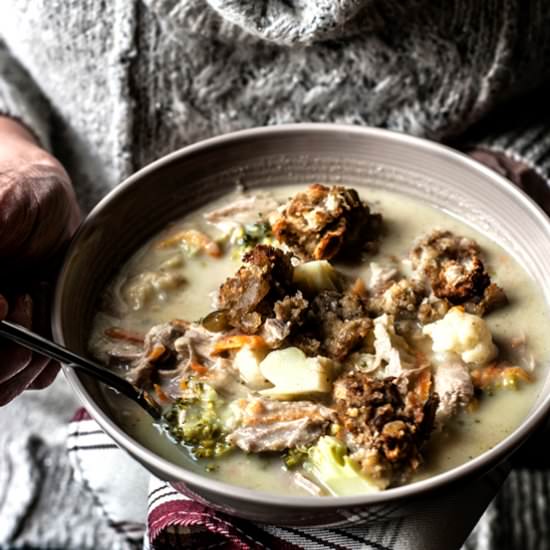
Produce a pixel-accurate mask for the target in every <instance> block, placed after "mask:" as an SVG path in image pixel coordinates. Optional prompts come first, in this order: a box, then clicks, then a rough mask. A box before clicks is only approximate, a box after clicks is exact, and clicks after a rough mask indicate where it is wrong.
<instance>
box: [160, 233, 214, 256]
mask: <svg viewBox="0 0 550 550" xmlns="http://www.w3.org/2000/svg"><path fill="white" fill-rule="evenodd" d="M181 243H185V244H187V245H188V246H189V247H191V248H195V249H197V250H203V251H204V252H206V253H207V254H208V255H209V256H212V257H213V258H219V257H220V256H221V255H222V251H221V248H220V246H219V245H218V243H216V242H214V241H213V240H212V239H211V238H210V237H209V236H208V235H206V234H205V233H203V232H202V231H198V230H196V229H185V230H183V231H178V232H177V233H174V234H173V235H171V236H169V237H167V238H166V239H164V240H162V241H160V242H159V243H158V244H157V246H156V247H157V248H158V249H163V248H171V247H172V246H177V245H178V244H181Z"/></svg>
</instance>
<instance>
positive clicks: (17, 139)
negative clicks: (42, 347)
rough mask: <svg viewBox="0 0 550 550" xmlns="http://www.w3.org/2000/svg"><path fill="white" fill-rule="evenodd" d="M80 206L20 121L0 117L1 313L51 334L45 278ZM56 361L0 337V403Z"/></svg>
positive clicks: (44, 379)
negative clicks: (0, 340)
mask: <svg viewBox="0 0 550 550" xmlns="http://www.w3.org/2000/svg"><path fill="white" fill-rule="evenodd" d="M79 219H80V212H79V209H78V205H77V202H76V198H75V195H74V192H73V189H72V186H71V182H70V180H69V176H68V175H67V173H66V172H65V170H64V169H63V167H62V166H61V165H60V164H59V162H58V161H57V160H56V159H55V158H53V157H52V156H51V155H50V154H49V153H47V152H46V151H44V150H43V149H42V148H41V147H40V146H39V145H38V144H37V143H36V141H35V140H34V138H33V137H32V135H31V134H30V133H29V132H27V131H26V130H25V129H24V128H23V127H22V126H21V125H20V124H18V123H16V122H15V121H13V120H11V119H8V118H5V117H0V319H7V320H10V321H12V322H14V323H18V324H21V325H23V326H25V327H27V328H32V329H33V330H34V331H36V332H41V333H42V334H44V335H46V336H49V311H48V309H49V304H48V302H49V296H48V294H49V292H48V290H49V284H48V281H49V280H51V279H52V277H53V276H54V274H55V265H56V259H59V255H60V253H61V252H62V251H63V247H64V245H65V244H66V242H67V241H68V239H69V238H70V237H71V235H72V234H73V232H74V231H75V229H76V227H77V226H78V222H79ZM58 370H59V365H57V364H56V363H54V362H51V361H49V360H48V359H45V358H43V357H41V356H39V355H36V354H33V353H31V352H30V351H28V350H26V349H23V348H21V347H20V346H17V345H15V344H11V343H8V342H0V405H4V404H6V403H7V402H8V401H11V400H12V399H13V398H14V397H15V396H17V395H18V394H19V393H21V392H22V391H23V390H24V389H26V388H28V387H30V388H36V389H38V388H43V387H46V386H47V385H49V384H50V383H51V382H52V381H53V380H54V378H55V376H56V374H57V372H58Z"/></svg>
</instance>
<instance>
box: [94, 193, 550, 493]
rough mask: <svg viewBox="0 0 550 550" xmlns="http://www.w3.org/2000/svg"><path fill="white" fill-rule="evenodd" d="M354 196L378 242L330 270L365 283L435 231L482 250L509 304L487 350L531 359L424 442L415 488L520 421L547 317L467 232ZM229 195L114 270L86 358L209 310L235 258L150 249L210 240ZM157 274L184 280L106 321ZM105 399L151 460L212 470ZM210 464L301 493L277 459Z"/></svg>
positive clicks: (123, 405) (405, 202)
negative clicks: (110, 340) (130, 290)
mask: <svg viewBox="0 0 550 550" xmlns="http://www.w3.org/2000/svg"><path fill="white" fill-rule="evenodd" d="M303 188H304V186H289V187H279V188H276V189H273V190H272V191H270V193H272V194H273V196H275V197H276V198H280V199H281V200H284V199H286V198H287V197H289V196H291V195H293V194H294V193H295V192H297V191H298V190H301V189H303ZM358 191H359V192H360V195H361V198H362V199H364V200H366V201H368V203H369V205H371V210H374V211H376V212H381V213H382V214H383V217H384V227H385V234H384V237H383V238H382V239H381V246H380V249H379V251H378V253H376V254H375V255H374V256H369V257H367V260H368V261H366V262H364V263H363V265H361V266H358V267H357V266H355V267H354V266H350V265H349V264H346V265H341V264H338V263H336V266H337V267H338V268H340V269H342V270H344V271H347V272H354V273H355V274H357V275H358V276H360V277H363V278H365V279H368V277H369V265H368V264H369V261H376V262H379V263H381V264H384V263H385V262H386V261H390V259H391V258H394V257H404V256H406V255H407V253H408V251H409V250H410V248H411V244H412V242H413V241H414V239H415V238H416V237H417V236H419V235H422V234H425V233H427V232H429V231H431V230H432V229H433V228H435V227H441V228H444V229H448V230H451V231H453V232H455V233H456V234H460V235H464V236H467V237H470V238H472V239H475V240H476V241H477V242H478V243H479V244H480V246H481V248H482V251H483V256H484V259H485V264H486V267H487V271H488V272H489V273H490V274H491V277H492V280H493V281H495V282H496V283H497V284H498V285H499V286H501V287H502V288H504V289H505V291H506V294H507V296H508V298H509V302H510V303H509V305H508V306H506V307H504V308H501V309H499V310H497V311H494V312H492V313H491V314H489V315H488V316H487V317H486V320H487V323H488V324H489V327H490V329H491V331H492V333H493V338H494V340H495V342H496V343H497V344H499V343H500V342H503V343H506V342H509V341H510V340H512V339H513V338H515V337H519V336H522V335H525V336H526V339H527V347H528V352H529V354H532V356H533V357H534V358H535V370H534V372H533V374H532V378H533V381H532V382H531V383H527V384H522V385H521V387H520V388H519V389H517V390H510V389H501V390H498V391H495V392H494V395H491V396H487V397H484V398H483V399H482V400H481V401H480V403H479V406H478V407H477V408H476V409H475V410H470V411H468V412H461V413H460V414H458V415H457V417H456V418H455V419H453V420H452V422H451V423H450V424H449V425H448V426H446V428H445V429H444V430H443V431H441V432H440V433H435V434H433V435H432V437H431V440H430V441H429V443H428V444H427V447H426V448H425V452H424V455H425V463H424V464H423V465H422V466H421V468H420V469H419V470H418V472H417V473H416V474H415V476H414V478H413V480H414V479H422V478H425V477H429V476H433V475H436V474H438V473H441V472H445V471H447V470H449V469H451V468H454V467H456V466H458V465H460V464H463V463H464V462H466V461H468V460H469V459H471V458H473V457H475V456H478V455H479V454H481V453H483V452H485V451H487V450H488V449H490V448H492V447H493V446H494V445H495V444H497V443H498V442H499V441H501V440H502V439H503V438H505V437H506V436H507V435H508V434H510V433H511V432H512V431H513V430H514V429H515V428H516V427H517V426H518V425H519V424H520V423H521V422H522V420H523V419H524V418H525V417H526V415H527V413H528V411H529V410H530V408H531V406H532V405H533V403H534V401H535V399H536V398H537V395H538V393H539V391H540V387H541V384H540V382H541V381H542V379H543V376H544V370H545V365H546V363H547V360H548V358H549V355H550V339H548V337H547V335H546V332H547V327H548V310H547V306H546V303H545V300H544V298H543V296H542V294H541V292H540V291H539V289H537V287H536V285H535V284H534V283H533V282H532V280H531V279H530V277H529V276H528V274H527V273H526V272H525V271H524V270H523V269H522V268H521V267H520V266H519V265H518V263H517V262H516V261H515V260H514V259H513V258H512V257H511V256H510V255H508V254H507V253H506V252H505V251H504V250H503V249H502V248H500V247H499V246H498V245H496V244H495V243H494V242H492V241H491V240H490V239H488V238H486V237H485V236H484V235H482V234H480V233H478V232H477V231H475V230H474V229H473V228H471V227H470V226H468V225H466V224H464V223H462V222H460V221H459V220H457V219H455V218H453V217H451V216H449V215H448V214H446V213H444V212H441V211H440V210H437V209H435V208H432V207H430V206H427V205H425V204H423V203H421V202H419V201H416V200H413V199H411V198H404V197H402V196H399V195H397V194H394V193H391V192H387V191H383V190H379V189H369V188H362V189H358ZM237 196H238V193H237V192H235V193H233V194H232V195H229V196H226V197H224V198H223V199H221V200H219V201H218V202H217V203H213V204H209V205H208V206H207V207H205V208H204V209H202V210H198V211H196V212H194V213H192V214H190V215H188V216H186V217H185V218H184V219H182V220H180V221H177V222H175V223H174V224H172V225H171V226H169V227H167V228H166V230H165V231H164V232H163V234H161V235H157V236H155V237H154V238H153V239H152V240H151V241H150V242H148V243H146V244H145V245H144V246H143V247H142V248H141V249H140V250H139V251H138V252H136V253H135V254H134V255H133V256H132V257H131V258H130V260H129V261H128V262H127V263H126V264H125V265H124V266H122V268H121V270H120V272H119V274H118V275H117V276H116V278H115V279H114V280H113V282H112V283H111V284H110V286H109V289H108V290H107V292H106V298H105V299H104V304H103V305H102V306H101V307H100V311H99V312H98V313H97V315H96V317H95V320H94V323H93V331H92V335H91V344H90V347H91V349H92V350H94V348H97V347H98V346H100V345H101V342H102V340H103V339H104V336H103V334H104V331H105V330H106V329H108V328H109V327H112V326H117V327H121V328H123V329H127V330H130V331H135V332H138V333H145V332H147V331H148V330H149V329H150V327H151V326H152V325H156V324H159V323H164V322H167V321H170V320H171V319H174V318H181V319H186V320H191V321H195V320H198V319H200V318H202V317H203V316H205V315H207V314H208V313H209V312H210V311H212V295H213V293H215V292H216V291H217V289H218V288H219V286H220V285H221V284H222V283H223V282H224V280H225V279H226V278H227V277H229V276H231V275H232V274H234V273H235V271H236V270H237V269H238V268H239V266H240V264H241V261H240V258H239V257H238V255H235V254H230V253H229V254H226V255H224V256H223V257H221V258H216V259H213V258H210V257H207V256H200V255H197V256H194V257H189V256H187V255H186V254H185V253H184V252H183V251H181V250H178V249H175V248H167V249H159V248H158V247H156V246H155V243H158V241H159V239H160V238H162V236H163V235H170V234H171V233H173V232H174V230H175V229H176V228H187V227H190V228H196V229H200V230H203V231H205V232H207V233H208V234H210V235H211V236H213V237H215V236H216V235H217V234H219V232H218V231H217V230H216V229H215V228H213V227H212V226H211V225H209V224H207V223H206V222H205V220H204V218H203V215H204V213H205V212H207V211H210V210H212V209H213V208H216V207H218V206H220V205H225V204H227V203H229V202H230V201H231V200H232V199H234V198H237ZM159 266H160V269H161V270H166V271H167V272H170V273H172V274H173V273H175V274H177V275H178V276H181V279H182V280H183V281H184V282H183V283H182V285H181V287H180V288H178V289H177V290H172V289H170V288H168V289H166V291H165V292H162V291H161V292H160V294H159V295H158V296H155V297H154V298H152V299H149V300H145V301H144V305H143V306H142V307H141V308H140V309H136V310H134V309H132V308H131V307H130V308H128V309H127V311H125V312H123V313H121V312H120V311H117V312H116V313H114V312H113V311H112V307H110V306H109V304H110V303H112V302H113V300H114V296H116V294H117V293H118V292H119V291H120V288H121V287H122V286H123V285H124V283H125V281H127V280H128V279H131V278H133V277H134V278H135V277H138V276H140V274H142V273H144V272H148V271H158V270H159ZM163 266H164V267H163ZM135 306H136V307H137V304H135ZM107 397H108V400H109V402H110V403H111V405H112V414H113V415H114V416H115V418H116V419H117V421H118V422H120V423H121V424H122V425H123V426H124V428H125V429H126V430H127V431H128V432H129V433H130V434H131V435H132V436H134V437H136V439H138V440H139V441H141V442H145V444H146V445H147V446H149V447H150V448H152V449H153V450H154V451H156V452H157V453H158V454H160V455H161V456H164V457H165V458H168V459H169V460H171V461H173V462H176V463H180V464H185V465H186V466H187V467H189V466H190V465H192V466H191V467H193V468H195V469H196V471H198V472H203V473H204V471H205V467H207V466H208V464H209V463H211V462H212V461H199V462H194V461H192V460H190V459H189V458H188V457H187V456H186V455H185V453H183V452H182V450H181V448H177V446H176V445H175V444H174V443H172V442H171V441H169V440H168V439H167V438H166V437H165V436H164V435H162V434H160V433H159V432H158V430H157V429H156V428H155V427H154V426H152V424H151V422H150V421H149V420H148V419H147V418H143V416H142V415H140V420H139V421H137V420H136V411H135V407H134V406H132V405H131V404H129V403H127V401H126V400H125V399H123V398H119V397H118V396H117V395H115V394H114V393H113V392H107ZM216 462H217V467H216V469H215V471H211V472H209V473H208V475H209V476H212V477H215V478H218V479H221V480H224V481H228V482H230V483H232V484H235V485H239V486H243V487H248V488H252V489H260V490H264V491H269V492H271V493H280V494H286V495H289V494H291V495H292V494H293V495H306V494H309V492H308V491H307V489H306V488H304V487H302V486H300V484H299V483H295V482H294V481H293V480H291V479H290V476H289V474H288V473H287V472H286V471H285V470H284V469H283V468H282V466H281V461H280V460H279V459H276V458H269V457H267V458H266V457H260V456H256V455H252V454H250V455H249V454H245V453H242V452H234V453H231V454H229V455H227V456H224V457H223V458H221V459H218V460H217V461H216Z"/></svg>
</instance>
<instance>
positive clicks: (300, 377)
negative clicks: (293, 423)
mask: <svg viewBox="0 0 550 550" xmlns="http://www.w3.org/2000/svg"><path fill="white" fill-rule="evenodd" d="M334 370H335V364H334V363H333V362H332V361H331V360H330V359H328V358H327V357H321V356H318V357H306V355H305V353H304V352H303V351H302V350H300V349H298V348H293V347H291V348H286V349H282V350H276V351H272V352H271V353H269V354H268V355H267V356H266V358H265V359H264V360H263V361H262V362H261V363H260V371H261V373H262V375H263V376H264V377H265V378H266V379H267V380H269V381H270V382H271V383H272V384H273V385H274V386H275V387H273V388H269V389H266V390H262V391H261V392H260V393H261V394H262V395H265V396H267V397H273V398H274V399H295V398H303V397H304V396H305V395H310V394H315V393H328V392H330V391H331V389H332V379H333V377H334Z"/></svg>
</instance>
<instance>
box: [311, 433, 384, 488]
mask: <svg viewBox="0 0 550 550" xmlns="http://www.w3.org/2000/svg"><path fill="white" fill-rule="evenodd" d="M304 468H305V470H306V471H307V472H308V473H310V474H312V475H313V476H314V477H315V478H316V479H317V481H319V483H321V485H323V487H325V489H327V490H328V491H329V492H330V493H331V494H332V495H336V496H346V495H356V494H365V493H373V492H377V491H379V490H380V488H379V487H377V486H376V485H375V484H374V483H373V482H372V481H370V480H369V479H368V478H367V477H366V476H365V475H363V474H362V473H361V470H360V469H359V465H358V464H357V463H356V462H355V461H354V460H353V459H351V458H350V457H349V456H348V455H347V448H346V446H345V444H344V443H342V441H340V440H339V439H337V438H335V437H332V436H330V435H326V436H323V437H321V438H320V439H319V440H318V441H317V444H316V445H315V446H314V447H311V449H310V450H309V453H308V457H307V460H306V461H305V462H304Z"/></svg>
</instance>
